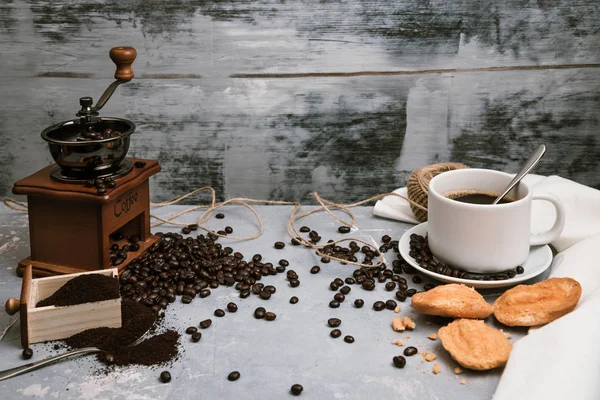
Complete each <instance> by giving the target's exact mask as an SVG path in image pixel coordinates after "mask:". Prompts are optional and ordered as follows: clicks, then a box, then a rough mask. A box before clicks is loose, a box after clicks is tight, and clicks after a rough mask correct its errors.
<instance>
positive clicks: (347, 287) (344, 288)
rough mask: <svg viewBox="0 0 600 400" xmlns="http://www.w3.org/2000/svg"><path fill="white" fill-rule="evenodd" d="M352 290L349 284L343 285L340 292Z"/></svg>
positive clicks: (345, 292)
mask: <svg viewBox="0 0 600 400" xmlns="http://www.w3.org/2000/svg"><path fill="white" fill-rule="evenodd" d="M351 290H352V288H351V287H350V286H344V287H342V288H341V289H340V293H341V294H348V293H350V291H351Z"/></svg>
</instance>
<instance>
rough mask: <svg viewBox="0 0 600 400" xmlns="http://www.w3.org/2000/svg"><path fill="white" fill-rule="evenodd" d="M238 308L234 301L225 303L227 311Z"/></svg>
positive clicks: (233, 310)
mask: <svg viewBox="0 0 600 400" xmlns="http://www.w3.org/2000/svg"><path fill="white" fill-rule="evenodd" d="M237 310H238V306H237V304H235V303H227V311H229V312H232V313H234V312H236V311H237Z"/></svg>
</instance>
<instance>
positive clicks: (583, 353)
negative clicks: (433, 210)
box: [373, 175, 600, 400]
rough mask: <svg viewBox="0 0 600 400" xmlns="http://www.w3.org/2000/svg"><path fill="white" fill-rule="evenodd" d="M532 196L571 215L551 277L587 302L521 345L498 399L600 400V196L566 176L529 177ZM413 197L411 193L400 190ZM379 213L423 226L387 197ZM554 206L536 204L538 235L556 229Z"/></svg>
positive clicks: (537, 330) (401, 203) (558, 245)
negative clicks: (546, 197) (547, 196)
mask: <svg viewBox="0 0 600 400" xmlns="http://www.w3.org/2000/svg"><path fill="white" fill-rule="evenodd" d="M525 181H526V182H527V183H528V184H529V185H530V186H531V187H532V190H533V193H534V194H535V193H542V192H548V193H552V194H553V195H555V196H556V197H558V198H559V199H560V201H561V202H562V204H563V206H564V208H565V219H566V221H565V227H564V230H563V232H562V234H561V236H560V237H559V238H558V239H557V240H556V241H555V242H553V243H552V245H553V246H554V247H555V248H556V249H557V250H558V251H559V252H560V253H559V254H558V255H557V256H556V257H555V259H554V261H553V263H552V267H551V273H550V276H552V277H571V278H574V279H576V280H577V281H578V282H579V283H580V284H581V286H582V296H581V300H580V301H579V304H578V305H577V307H576V309H575V310H574V311H573V312H571V313H570V314H568V315H566V316H564V317H562V318H559V319H558V320H556V321H553V322H552V323H550V324H547V325H545V326H542V327H537V328H532V329H530V330H529V334H528V335H527V336H526V337H524V338H522V339H520V340H519V341H518V342H516V343H515V345H514V348H513V350H512V353H511V355H510V359H509V360H508V364H507V365H506V367H505V369H504V373H503V374H502V378H501V379H500V383H499V385H498V388H497V389H496V393H495V394H494V400H515V399H527V400H538V399H539V400H554V399H556V400H564V399H565V398H569V399H577V400H599V399H600V379H599V377H600V311H599V310H600V263H599V262H598V261H597V259H598V251H599V250H598V249H600V191H598V190H596V189H592V188H590V187H587V186H584V185H581V184H578V183H576V182H573V181H571V180H568V179H564V178H561V177H559V176H549V177H543V176H540V175H528V176H527V177H525ZM395 193H400V194H402V195H406V188H401V189H398V190H396V191H395ZM373 214H374V215H377V216H380V217H384V218H391V219H396V220H399V221H403V222H408V223H417V222H416V220H415V218H414V215H413V214H412V211H411V209H410V206H409V204H408V202H407V201H405V200H403V199H400V198H397V197H393V198H390V197H386V198H383V199H382V200H380V201H378V202H377V204H375V207H374V208H373ZM554 218H555V210H554V207H553V206H552V205H551V204H549V203H548V202H546V201H534V202H533V206H532V222H531V224H532V230H533V232H534V233H539V232H543V231H546V230H548V229H550V227H551V226H552V224H553V223H554Z"/></svg>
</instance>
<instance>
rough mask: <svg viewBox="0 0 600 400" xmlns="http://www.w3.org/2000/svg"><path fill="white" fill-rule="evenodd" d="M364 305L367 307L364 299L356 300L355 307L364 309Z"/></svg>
mask: <svg viewBox="0 0 600 400" xmlns="http://www.w3.org/2000/svg"><path fill="white" fill-rule="evenodd" d="M364 305H365V301H364V300H363V299H356V300H354V307H356V308H362V306H364Z"/></svg>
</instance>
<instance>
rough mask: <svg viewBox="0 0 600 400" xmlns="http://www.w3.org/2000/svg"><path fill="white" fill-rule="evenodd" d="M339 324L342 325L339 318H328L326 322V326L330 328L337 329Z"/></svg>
mask: <svg viewBox="0 0 600 400" xmlns="http://www.w3.org/2000/svg"><path fill="white" fill-rule="evenodd" d="M341 324H342V320H341V319H339V318H329V319H328V320H327V325H329V326H330V327H332V328H337V327H338V326H340V325H341Z"/></svg>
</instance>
